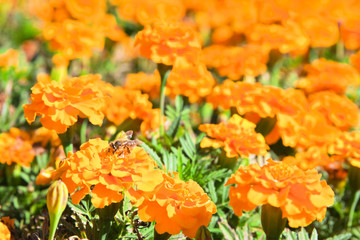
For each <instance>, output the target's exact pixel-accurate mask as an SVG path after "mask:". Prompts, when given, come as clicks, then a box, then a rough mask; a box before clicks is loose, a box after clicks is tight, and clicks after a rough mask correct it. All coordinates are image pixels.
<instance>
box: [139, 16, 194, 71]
mask: <svg viewBox="0 0 360 240" xmlns="http://www.w3.org/2000/svg"><path fill="white" fill-rule="evenodd" d="M135 45H139V46H140V53H141V55H143V56H144V57H146V58H150V59H151V60H153V61H154V62H156V63H163V64H165V65H174V63H175V60H176V58H178V57H185V58H186V59H187V60H188V61H190V62H196V61H197V60H198V57H199V53H200V48H201V43H200V38H199V36H198V34H197V33H196V32H195V30H194V29H193V28H191V27H190V26H188V25H186V24H185V23H164V22H157V23H155V24H154V25H147V26H145V28H144V30H142V31H140V32H138V34H137V35H136V40H135Z"/></svg>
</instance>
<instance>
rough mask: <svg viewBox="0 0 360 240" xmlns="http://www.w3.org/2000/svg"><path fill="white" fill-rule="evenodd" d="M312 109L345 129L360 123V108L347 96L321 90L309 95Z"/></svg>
mask: <svg viewBox="0 0 360 240" xmlns="http://www.w3.org/2000/svg"><path fill="white" fill-rule="evenodd" d="M309 103H310V109H311V110H314V111H318V112H320V113H321V114H323V115H324V116H325V117H326V119H328V121H329V123H332V124H333V125H335V126H336V127H338V128H340V129H341V130H343V131H347V130H349V129H350V128H351V127H355V126H356V125H357V124H358V123H359V108H358V106H357V105H356V104H355V103H354V102H352V101H351V100H350V99H349V98H347V97H346V96H340V95H337V94H336V93H334V92H330V91H321V92H318V93H314V94H311V95H310V96H309Z"/></svg>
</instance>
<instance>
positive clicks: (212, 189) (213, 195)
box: [208, 181, 218, 203]
mask: <svg viewBox="0 0 360 240" xmlns="http://www.w3.org/2000/svg"><path fill="white" fill-rule="evenodd" d="M208 187H209V191H210V198H211V200H212V201H213V202H214V203H216V202H217V200H218V198H217V195H216V190H215V184H214V181H210V182H209V183H208Z"/></svg>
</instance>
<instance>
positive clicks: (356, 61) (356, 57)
mask: <svg viewBox="0 0 360 240" xmlns="http://www.w3.org/2000/svg"><path fill="white" fill-rule="evenodd" d="M350 63H351V65H352V66H353V67H354V68H356V70H357V71H358V72H360V51H357V52H356V53H355V54H352V55H351V56H350Z"/></svg>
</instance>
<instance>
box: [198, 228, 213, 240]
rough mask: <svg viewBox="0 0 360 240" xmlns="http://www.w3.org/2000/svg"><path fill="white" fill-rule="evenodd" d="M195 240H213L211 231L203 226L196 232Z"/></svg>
mask: <svg viewBox="0 0 360 240" xmlns="http://www.w3.org/2000/svg"><path fill="white" fill-rule="evenodd" d="M195 240H212V237H211V233H210V231H209V230H208V229H207V228H206V227H205V226H204V225H202V226H201V227H200V228H199V229H198V230H197V232H196V236H195Z"/></svg>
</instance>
